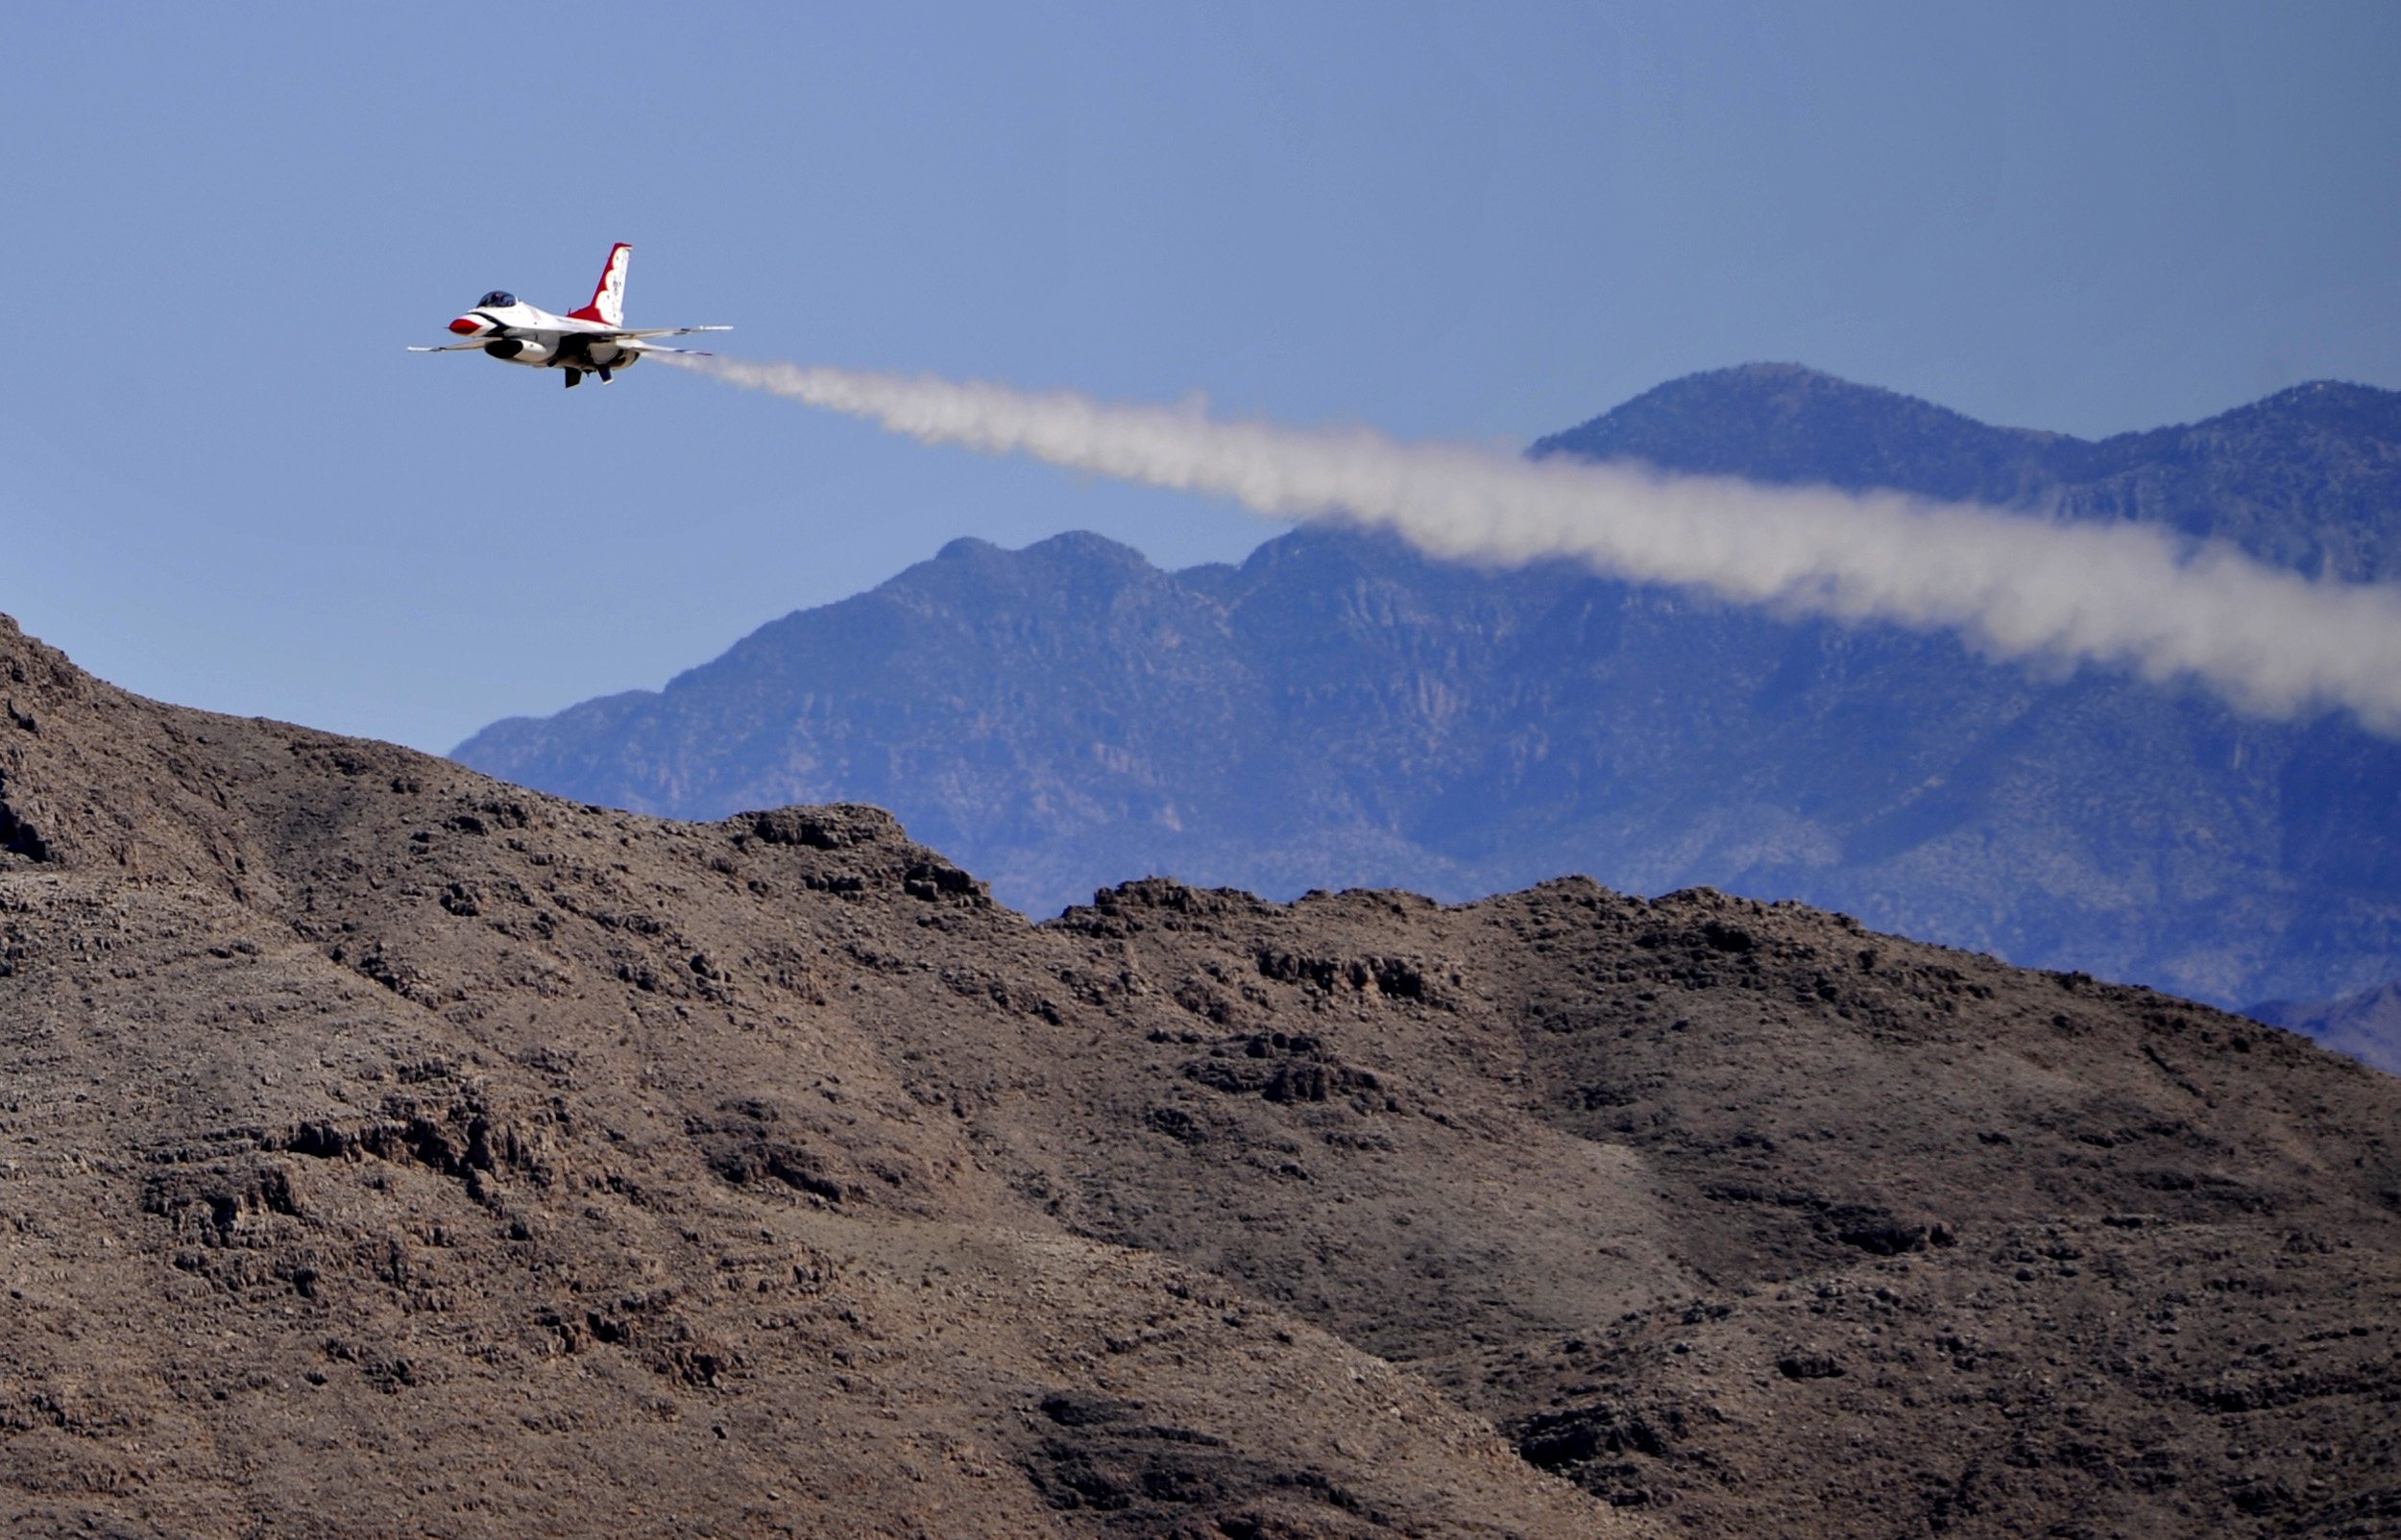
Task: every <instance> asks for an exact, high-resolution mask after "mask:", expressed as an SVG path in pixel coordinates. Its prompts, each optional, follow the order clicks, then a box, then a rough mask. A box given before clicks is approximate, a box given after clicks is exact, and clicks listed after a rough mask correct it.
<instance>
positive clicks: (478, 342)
mask: <svg viewBox="0 0 2401 1540" xmlns="http://www.w3.org/2000/svg"><path fill="white" fill-rule="evenodd" d="M498 340H499V339H497V338H495V337H478V338H476V339H475V340H474V341H473V342H447V343H444V344H443V345H442V346H441V347H439V348H411V349H409V351H410V352H412V353H463V352H466V351H467V350H468V349H479V348H481V347H483V345H484V344H486V343H488V342H497V341H498Z"/></svg>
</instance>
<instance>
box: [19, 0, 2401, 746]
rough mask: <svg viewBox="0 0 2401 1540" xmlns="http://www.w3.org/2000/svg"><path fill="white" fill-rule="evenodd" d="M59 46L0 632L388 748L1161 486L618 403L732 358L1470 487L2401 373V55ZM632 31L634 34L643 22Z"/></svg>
mask: <svg viewBox="0 0 2401 1540" xmlns="http://www.w3.org/2000/svg"><path fill="white" fill-rule="evenodd" d="M227 10H230V8H215V7H181V8H170V7H165V6H157V7H149V8H141V9H135V8H102V7H93V6H88V5H72V6H70V5H57V6H53V5H47V4H41V3H33V0H16V3H15V4H12V6H10V8H9V17H8V23H7V37H6V42H5V44H4V45H0V207H5V208H6V209H7V210H8V211H9V213H10V216H11V217H10V218H9V220H8V222H7V226H6V229H5V231H4V232H0V278H5V280H6V281H5V288H4V289H0V292H5V294H6V295H7V298H8V301H9V319H10V326H9V334H10V341H11V344H12V348H11V353H12V356H11V358H10V361H9V368H8V370H7V372H6V373H5V375H0V611H6V612H8V613H10V614H14V615H15V616H16V617H17V618H18V619H19V620H20V621H21V622H22V623H23V624H24V625H25V626H26V628H27V629H28V630H30V631H33V632H34V633H36V635H39V636H41V637H43V638H46V639H48V640H50V641H52V642H55V643H57V644H59V645H61V646H63V647H65V648H66V649H67V650H68V651H69V652H70V653H71V654H73V655H74V656H75V658H76V659H77V661H78V662H82V663H84V664H85V666H87V667H89V668H92V669H94V670H95V671H97V672H100V673H102V674H103V675H105V676H107V677H109V678H110V679H113V680H115V681H117V682H118V683H121V684H124V685H127V686H131V687H133V688H135V689H139V690H142V691H144V692H146V693H150V694H155V695H160V696H164V697H167V698H170V699H174V700H178V701H182V702H186V703H189V704H194V705H202V706H207V707H212V708H215V709H219V710H233V711H241V712H258V713H264V714H270V715H277V716H283V717H288V718H293V719H296V720H301V721H305V722H309V723H313V724H316V725H319V726H324V727H328V728H334V729H337V730H341V731H346V732H356V733H366V734H376V735H378V736H386V737H395V738H399V739H400V740H402V741H406V742H410V743H414V744H417V745H419V746H422V747H427V748H434V749H442V748H447V747H449V745H450V744H452V743H454V742H455V741H457V740H458V739H459V738H461V737H463V736H465V735H466V734H468V733H469V732H471V731H473V729H474V728H476V727H479V726H481V725H482V724H483V723H485V722H487V721H489V720H491V719H493V718H495V717H497V716H501V715H505V714H509V713H513V712H521V711H546V710H555V709H557V708H558V707H561V706H564V705H567V704H569V703H570V702H571V701H574V700H577V699H581V698H583V697H585V696H588V695H592V694H596V693H600V692H604V691H608V690H613V689H621V688H627V687H633V686H656V685H658V684H660V683H662V682H663V681H664V680H665V679H666V678H667V677H668V676H669V675H671V674H672V673H674V672H676V671H678V670H680V669H681V668H684V667H687V666H690V665H691V664H693V663H697V662H702V661H703V660H705V659H707V658H708V657H710V656H713V655H714V654H715V653H716V652H717V651H719V650H720V649H722V648H723V647H724V646H725V645H726V644H727V643H728V642H730V641H732V640H734V639H735V638H737V637H739V636H740V635H742V634H743V633H745V632H747V631H748V630H750V629H751V628H753V627H754V626H756V625H758V624H759V623H761V622H763V621H764V620H767V619H769V618H772V617H773V616H776V615H779V614H784V613H786V612H788V611H789V610H791V609H794V608H797V607H801V606H805V605H812V604H817V603H822V602H824V601H826V600H828V599H832V598H837V597H839V596H841V595H843V594H846V593H849V592H853V591H856V590H859V589H861V588H863V587H867V586H869V585H872V584H873V583H875V582H878V581H880V580H881V579H883V578H885V577H886V576H888V575H890V574H891V573H892V572H894V571H896V570H898V569H899V568H901V567H903V566H905V565H909V563H911V562H913V561H917V560H920V559H922V558H924V557H926V556H929V555H931V554H932V553H933V552H934V550H935V549H937V548H938V547H939V546H940V545H941V544H942V543H943V541H947V540H949V539H950V538H952V537H954V536H957V535H960V534H978V535H982V536H984V537H985V538H987V539H991V540H995V541H1000V542H1002V543H1004V544H1012V545H1014V544H1022V543H1024V542H1026V541H1031V540H1034V539H1038V538H1040V537H1041V536H1043V535H1046V534H1050V533H1053V532H1055V531H1057V530H1061V529H1068V528H1076V527H1082V528H1091V529H1098V530H1101V531H1102V532H1103V533H1105V534H1109V535H1112V536H1114V537H1116V538H1118V539H1121V540H1126V541H1130V542H1132V543H1134V544H1136V545H1139V546H1141V547H1142V548H1143V549H1145V550H1147V551H1149V552H1150V553H1151V554H1152V557H1153V558H1154V559H1156V560H1159V561H1161V562H1163V563H1166V564H1169V565H1182V564H1185V563H1189V562H1194V561H1202V560H1215V559H1225V558H1231V557H1236V556H1239V555H1240V554H1241V553H1242V552H1244V551H1246V550H1248V549H1249V547H1250V546H1252V545H1253V544H1255V543H1256V542H1257V541H1259V540H1260V539H1261V538H1263V536H1264V534H1265V533H1266V532H1267V528H1266V526H1263V525H1261V524H1260V523H1258V522H1257V521H1256V520H1254V519H1252V518H1251V517H1249V516H1246V515H1243V514H1241V513H1238V512H1235V511H1233V510H1231V509H1230V508H1228V507H1225V506H1222V505H1219V504H1216V503H1210V502H1203V501H1198V500H1194V499H1190V498H1185V497H1178V496H1175V495H1171V494H1168V493H1144V492H1140V491H1136V490H1131V489H1127V488H1122V487H1117V486H1113V485H1104V484H1092V483H1086V482H1083V481H1079V480H1078V479H1076V478H1073V477H1070V476H1066V475H1062V474H1060V473H1059V472H1056V471H1053V470H1049V469H1043V468H1040V467H1037V466H1031V465H1022V464H1009V463H1003V462H995V461H989V460H984V459H980V458H977V457H974V456H971V455H967V454H963V453H958V452H948V451H935V450H929V449H926V448H923V447H920V446H918V445H914V444H911V443H909V442H906V441H901V440H895V439H888V438H885V437H884V436H883V435H881V434H879V433H877V432H876V431H875V430H874V429H872V428H869V427H865V426H862V425H861V424H858V423H855V422H851V421H841V420H836V419H825V420H819V419H816V418H814V417H812V416H810V415H807V414H804V413H797V412H794V411H793V410H792V409H791V408H790V407H789V406H788V405H784V404H781V403H778V402H775V401H772V400H768V399H765V398H763V397H744V396H740V395H738V394H735V393H732V392H728V391H725V390H723V389H721V388H719V387H715V386H713V385H711V384H710V383H709V382H707V381H704V380H699V379H694V378H689V377H685V376H682V375H679V374H676V373H672V372H670V371H667V370H664V369H659V368H657V367H655V366H654V367H648V368H644V369H643V370H641V371H638V372H635V373H630V374H627V375H625V376H623V377H621V378H620V379H619V380H618V383H617V384H616V385H614V386H611V387H608V388H605V389H603V388H600V387H599V385H598V382H597V381H591V382H587V384H586V385H585V386H584V387H583V388H582V389H579V390H577V391H575V392H574V393H572V394H571V395H570V394H569V393H567V392H566V391H564V390H562V389H561V388H560V386H559V379H558V376H557V375H556V374H554V373H546V372H541V373H538V372H535V371H530V370H521V369H510V368H506V367H503V366H501V365H497V364H495V363H492V362H491V361H490V360H487V359H483V358H480V357H477V356H474V355H473V354H467V355H452V356H438V357H424V356H418V355H411V354H408V353H405V352H403V351H401V348H402V347H403V345H405V344H408V343H424V342H436V341H442V340H445V339H444V338H443V336H442V334H441V326H442V325H443V323H445V322H446V321H448V320H449V318H450V317H451V316H452V315H455V314H456V313H458V311H459V310H461V309H462V308H464V307H465V306H466V305H468V304H469V303H471V302H472V301H473V300H474V299H475V297H476V296H477V295H479V294H481V293H483V292H484V291H485V290H486V289H490V288H495V287H501V288H509V289H513V290H515V291H516V292H517V293H519V294H520V295H521V296H522V297H524V298H526V299H528V300H530V301H534V302H535V303H538V304H544V305H546V306H548V307H549V308H551V309H554V310H564V309H569V308H571V307H572V306H574V305H576V304H580V303H581V302H582V301H583V300H584V298H585V297H586V296H587V295H588V294H589V293H590V292H591V286H592V282H593V279H594V276H595V275H596V273H597V271H598V268H599V264H600V261H601V258H602V257H603V256H604V254H605V253H606V252H607V249H608V246H609V243H610V242H611V241H614V240H630V241H633V242H634V243H636V246H637V248H638V249H637V252H636V254H635V258H634V266H633V270H632V275H631V281H630V283H629V285H628V290H627V299H628V305H627V308H628V314H629V319H631V320H632V321H633V323H634V324H635V325H676V324H686V323H694V322H730V323H733V324H734V325H737V326H738V327H739V328H740V329H739V330H738V331H737V332H735V333H734V334H733V336H732V337H730V338H728V339H726V340H725V341H724V343H723V345H722V346H723V347H724V349H725V350H726V351H729V352H740V353H742V354H745V355H749V356H755V357H762V358H788V359H796V360H802V361H808V362H816V361H823V362H829V363H840V364H848V365H855V366H860V367H865V368H878V369H898V370H924V371H934V372H939V373H945V374H955V375H982V376H990V377H995V378H1001V379H1006V380H1010V381H1015V382H1019V383H1023V384H1029V385H1036V386H1068V387H1074V388H1077V389H1080V390H1084V391H1088V392H1092V393H1095V394H1099V395H1103V396H1114V397H1131V398H1138V399H1147V400H1173V399H1176V398H1180V397H1186V396H1188V395H1190V394H1191V393H1193V392H1196V391H1197V392H1200V393H1203V394H1205V395H1206V396H1207V397H1209V399H1210V400H1211V401H1212V402H1213V403H1215V404H1216V405H1217V406H1218V407H1219V408H1220V409H1222V410H1226V411H1232V412H1237V413H1249V414H1257V415H1264V416H1270V417H1273V418H1276V419H1279V420H1285V421H1295V422H1303V423H1308V422H1367V423H1371V424H1374V425H1376V426H1379V427H1382V428H1384V429H1386V430H1388V431H1390V432H1393V433H1395V434H1398V435H1401V436H1404V437H1412V438H1458V439H1467V440H1470V441H1473V442H1478V443H1484V444H1507V445H1515V444H1518V443H1522V442H1523V441H1525V440H1527V439H1530V438H1533V437H1535V436H1537V435H1539V434H1541V433H1545V432H1549V431H1553V430H1556V429H1559V428H1563V427H1565V426H1568V425H1569V424H1571V423H1574V422H1577V421H1583V420H1584V419H1587V418H1589V417H1591V416H1593V415H1595V414H1597V413H1599V412H1601V411H1604V410H1606V409H1608V408H1609V407H1611V406H1613V405H1614V404H1616V403H1617V402H1619V401H1620V400H1623V399H1624V398H1626V397H1629V396H1632V395H1635V394H1637V393H1638V392H1640V391H1642V390H1644V389H1647V388H1648V387H1650V386H1652V385H1654V384H1657V383H1659V382H1660V381H1661V380H1664V379H1668V378H1672V377H1674V376H1676V375H1678V374H1682V373H1689V372H1691V371H1694V370H1699V369H1708V368H1713V367H1716V366H1720V365H1725V364H1732V363H1739V362H1744V361H1748V360H1753V359H1788V360H1795V361H1799V362H1803V363H1807V364H1810V365H1813V366H1815V367H1817V368H1820V369H1826V370H1830V371H1831V372H1833V373H1839V374H1843V375H1846V376H1849V377H1851V378H1854V379H1858V380H1863V381H1867V382H1870V383H1874V384H1879V385H1885V386H1889V387H1892V388H1894V389H1897V390H1902V391H1905V392H1908V393H1910V394H1913V395H1918V396H1924V397H1928V398H1931V399H1934V400H1937V401H1940V402H1942V403H1944V404H1946V405H1950V406H1953V407H1956V408H1958V409H1960V410H1962V411H1965V412H1968V413H1970V414H1972V415H1974V416H1977V417H1981V418H1984V419H1986V420H1988V421H2001V422H2009V423H2015V424H2020V425H2025V426H2033V427H2046V428H2055V429H2061V430H2065V431H2070V432H2074V433H2080V434H2085V435H2099V434H2105V433H2110V432H2117V431H2122V430H2125V429H2129V428H2139V427H2148V426H2155V425H2158V424H2160V423H2163V422H2171V421H2190V420H2192V419H2195V418H2198V417H2203V416H2207V415H2209V414H2211V413H2213V412H2217V411H2220V410H2223V409H2225V408H2227V407H2230V406H2233V405H2236V404H2239V403H2241V402H2243V401H2244V400H2247V399H2250V398H2253V397H2257V396H2260V395H2263V394H2266V393H2267V392H2268V391H2271V390H2274V389H2277V388H2279V387H2281V386H2283V385H2287V384H2291V383H2293V382H2295V381H2298V380H2302V379H2309V378H2316V377H2326V376H2333V377H2340V378H2348V379H2355V380H2364V381H2366V382H2369V383H2373V384H2378V385H2384V386H2388V387H2401V198H2396V197H2395V196H2394V194H2395V189H2396V187H2401V6H2395V5H2391V4H2388V3H2383V0H2376V3H2363V4H2353V5H2300V4H2292V3H2284V4H2276V5H2272V6H2270V5H2259V6H2251V7H2224V6H2208V5H2196V4H2192V3H2189V0H2188V3H2177V4H2163V5H2135V4H2124V3H2119V4H2110V5H2104V6H2093V5H2089V4H2085V5H2074V6H2057V7H2046V6H2029V5H2012V6H2008V7H1992V6H1977V7H1966V6H1936V5H1928V4H1923V3H1919V4H1910V5H1894V6H1870V5H1839V6H1837V5H1825V4H1810V5H1783V4H1754V5H1739V6H1738V5H1732V4H1728V5H1711V6H1692V5H1688V4H1683V5H1669V4H1661V5H1611V6H1599V5H1580V6H1547V5H1536V4H1502V3H1485V4H1475V5H1443V6H1404V5H1398V4H1394V3H1392V0H1379V3H1376V4H1362V5H1349V4H1332V3H1321V4H1308V5H1300V6H1295V5H1291V4H1281V5H1273V6H1270V5H1259V6H1246V5H1237V4H1225V3H1218V4H1210V5H1205V6H1190V7H1170V6H1135V7H1128V6H1124V5H1105V6H1104V5H1097V4H1096V5H1018V6H1008V7H984V6H978V7H973V8H969V7H957V8H948V7H944V8H936V7H907V6H881V7H872V8H870V7H862V6H858V5H844V6H839V7H835V6H824V7H815V6H810V7H802V6H790V5H781V6H772V7H769V6H759V7H735V6H712V7H693V8H686V9H685V10H682V11H678V12H667V11H666V10H665V8H650V7H634V6H624V5H614V4H608V3H600V0H582V3H579V4H577V5H574V6H572V7H560V8H556V9H548V8H539V9H524V8H515V7H508V6H497V5H489V4H478V5H475V6H473V7H464V6H462V7H444V6H434V5H418V6H411V7H404V8H403V7H379V8H373V9H370V8H363V7H359V8H353V7H326V6H310V7H298V6H295V7H288V8H277V7H263V6H253V7H244V8H242V14H241V16H240V17H239V19H233V20H228V19H226V17H225V15H224V14H223V13H222V12H225V11H227ZM654 12H656V13H654Z"/></svg>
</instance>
